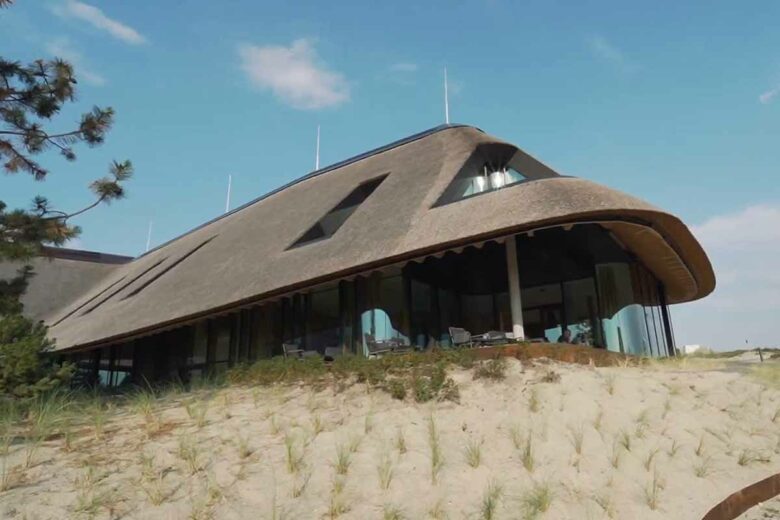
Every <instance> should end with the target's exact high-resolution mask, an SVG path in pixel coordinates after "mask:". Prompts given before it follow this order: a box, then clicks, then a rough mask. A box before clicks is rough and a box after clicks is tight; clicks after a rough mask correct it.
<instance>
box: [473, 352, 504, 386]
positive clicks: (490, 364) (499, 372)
mask: <svg viewBox="0 0 780 520" xmlns="http://www.w3.org/2000/svg"><path fill="white" fill-rule="evenodd" d="M474 379H492V380H494V381H501V380H502V379H506V358H503V357H497V358H494V359H491V360H489V361H484V362H482V363H480V364H479V365H478V366H477V368H476V369H475V370H474Z"/></svg>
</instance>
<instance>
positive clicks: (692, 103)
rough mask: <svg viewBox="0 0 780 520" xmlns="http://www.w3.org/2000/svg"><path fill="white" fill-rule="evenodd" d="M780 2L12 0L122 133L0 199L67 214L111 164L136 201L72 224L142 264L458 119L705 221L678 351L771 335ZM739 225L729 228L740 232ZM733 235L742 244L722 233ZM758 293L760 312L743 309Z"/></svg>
mask: <svg viewBox="0 0 780 520" xmlns="http://www.w3.org/2000/svg"><path fill="white" fill-rule="evenodd" d="M778 19H780V3H778V2H774V1H766V2H753V3H751V4H750V6H749V7H747V6H745V5H742V4H738V3H734V2H725V1H723V2H706V3H702V2H663V3H658V2H655V3H647V4H645V5H637V4H636V3H629V2H588V3H585V2H549V1H544V2H541V1H540V2H523V3H519V2H507V1H501V0H492V1H487V0H483V1H460V2H451V1H446V2H445V1H431V2H414V3H407V4H402V3H399V2H377V3H374V2H358V1H350V2H321V1H320V2H284V1H263V2H254V1H249V0H245V1H239V0H236V1H229V2H228V1H224V2H206V1H200V0H199V1H194V0H189V1H188V0H181V1H177V2H151V1H146V2H144V1H136V2H126V1H119V0H109V1H100V2H98V1H97V0H91V1H90V2H78V1H75V0H51V1H48V0H44V1H40V2H24V1H18V2H17V5H15V6H13V7H12V8H10V9H7V10H4V11H0V49H2V53H3V55H4V56H5V57H13V58H15V59H20V60H29V59H33V58H37V57H49V56H54V55H58V56H61V57H63V58H66V59H68V60H70V61H71V62H73V63H74V64H75V65H76V67H77V72H78V73H79V78H80V83H79V87H80V91H79V100H78V103H77V104H76V106H74V107H72V108H70V109H68V110H67V111H65V112H64V113H63V115H62V117H61V118H59V119H58V120H57V121H56V123H55V125H54V126H55V127H57V128H63V127H65V126H66V125H67V122H69V121H75V120H76V119H77V116H78V114H79V113H80V112H82V111H83V110H85V109H87V108H89V107H90V106H92V105H94V104H97V105H102V106H106V105H108V106H112V107H114V109H115V110H116V112H117V117H116V125H115V128H114V130H113V131H112V132H111V134H110V135H109V137H108V140H107V142H106V144H105V145H103V146H102V147H100V148H96V149H86V148H82V149H80V150H77V151H80V154H79V160H78V161H77V162H76V163H72V164H69V163H66V162H64V160H62V159H61V158H59V157H57V156H51V157H45V158H43V159H42V160H43V162H44V163H45V165H46V166H48V167H49V168H50V169H51V171H52V174H51V176H50V178H49V179H48V180H47V181H46V182H45V183H43V184H41V183H37V184H36V183H35V182H33V181H32V180H31V179H29V178H26V177H24V176H21V175H20V176H16V177H10V176H5V177H3V178H2V183H3V184H2V198H3V200H5V201H6V202H8V203H10V205H11V206H14V205H16V206H19V205H26V204H27V203H28V201H29V200H30V199H31V198H32V196H33V195H34V194H37V193H41V194H45V195H47V196H49V197H50V198H51V199H53V201H54V202H55V203H56V204H57V205H59V206H60V207H62V208H64V209H72V208H76V207H80V206H82V205H84V204H86V203H87V202H88V201H89V194H88V192H87V191H86V189H82V187H85V186H86V185H87V184H88V183H89V181H90V180H91V179H93V178H95V177H97V176H100V175H102V174H103V173H104V172H105V169H106V166H107V164H108V162H109V161H110V160H111V159H114V158H116V159H124V158H129V159H131V160H132V161H133V163H134V165H135V168H136V176H135V178H134V179H133V180H132V182H131V183H130V184H129V185H128V192H129V198H128V199H127V200H124V201H121V202H118V203H116V204H114V205H113V206H111V207H103V208H100V209H98V210H95V211H93V212H90V213H89V214H86V215H84V216H83V217H82V218H80V219H79V221H78V224H79V225H81V226H82V227H83V228H84V232H83V234H82V236H81V238H80V239H79V240H78V242H77V244H75V245H76V246H78V247H82V248H85V249H92V250H100V251H108V252H115V253H124V254H133V255H134V254H138V253H140V252H142V251H143V249H144V247H145V243H146V233H147V227H148V224H149V221H150V220H153V221H154V229H153V236H152V243H153V244H157V243H161V242H163V241H165V240H167V239H169V238H172V237H174V236H176V235H178V234H180V233H182V232H184V231H186V230H188V229H190V228H191V227H194V226H195V225H197V224H199V223H201V222H203V221H204V220H206V219H209V218H212V217H214V216H217V215H219V214H220V213H221V212H222V210H223V209H224V205H225V192H226V185H227V176H228V174H231V175H232V176H233V206H235V205H238V204H240V203H242V202H245V201H248V200H250V199H252V198H254V197H256V196H258V195H260V194H262V193H264V192H266V191H269V190H271V189H273V188H275V187H277V186H279V185H281V184H283V183H284V182H286V181H289V180H291V179H293V178H296V177H299V176H301V175H303V174H305V173H307V172H308V171H310V170H311V169H312V168H313V164H314V141H315V134H316V127H317V125H321V127H322V152H321V158H322V159H321V160H322V164H328V163H332V162H336V161H338V160H341V159H344V158H346V157H349V156H351V155H354V154H356V153H359V152H362V151H365V150H367V149H369V148H373V147H376V146H379V145H382V144H385V143H387V142H389V141H392V140H395V139H397V138H400V137H403V136H405V135H409V134H411V133H414V132H417V131H420V130H423V129H426V128H429V127H432V126H435V125H437V124H439V123H441V122H443V118H444V114H443V107H442V88H441V84H442V70H443V68H444V67H445V66H446V67H447V68H448V71H449V77H450V87H451V88H450V94H451V95H450V101H451V119H452V121H453V122H461V123H469V124H473V125H476V126H479V127H481V128H483V129H484V130H486V131H487V132H489V133H491V134H493V135H496V136H499V137H501V138H504V139H506V140H508V141H510V142H513V143H516V144H518V145H519V146H521V147H522V148H523V149H525V150H526V151H528V152H529V153H531V154H533V155H535V156H536V157H538V158H539V159H541V160H543V161H544V162H546V163H548V164H550V165H551V166H553V167H554V168H555V169H556V170H558V171H559V172H561V173H565V174H569V175H575V176H580V177H585V178H589V179H592V180H595V181H597V182H600V183H603V184H606V185H608V186H611V187H614V188H618V189H622V190H625V191H627V192H629V193H632V194H634V195H638V196H640V197H642V198H644V199H646V200H648V201H650V202H652V203H654V204H656V205H658V206H660V207H662V208H664V209H666V210H669V211H671V212H673V213H675V214H677V215H678V216H680V217H681V218H683V220H684V221H685V222H686V223H688V224H689V225H690V226H692V228H693V230H694V233H696V234H697V236H699V238H700V239H701V240H702V242H703V244H704V245H705V248H707V251H708V253H710V256H711V258H712V260H713V263H714V264H715V267H716V274H717V275H718V277H719V288H718V290H717V291H716V293H715V294H714V295H713V296H712V297H710V298H707V299H705V300H703V301H702V302H698V303H694V304H690V305H687V306H682V307H680V308H675V309H674V319H675V327H676V332H677V336H678V342H680V343H690V342H695V343H706V344H710V345H714V346H718V347H730V346H737V345H738V344H744V342H745V340H748V342H749V343H750V344H753V343H764V344H768V343H774V344H777V342H778V340H777V336H778V335H777V334H776V333H775V331H774V330H773V329H774V327H773V326H774V321H775V315H776V311H777V309H778V308H780V296H779V295H780V275H777V274H776V270H775V269H773V268H772V266H773V265H774V264H775V263H776V262H777V260H776V259H777V258H778V254H780V245H778V244H780V231H778V229H780V180H778V179H779V177H778V174H780V172H779V171H778V164H779V163H780V31H778V30H777V24H776V23H775V22H776V21H777V20H778ZM737 224H739V226H738V227H737V228H735V225H737ZM733 229H737V231H735V232H734V233H733V234H730V235H728V236H729V237H730V236H734V237H736V238H738V240H730V239H727V238H726V236H727V234H728V233H729V230H733ZM747 301H750V303H746V302H747Z"/></svg>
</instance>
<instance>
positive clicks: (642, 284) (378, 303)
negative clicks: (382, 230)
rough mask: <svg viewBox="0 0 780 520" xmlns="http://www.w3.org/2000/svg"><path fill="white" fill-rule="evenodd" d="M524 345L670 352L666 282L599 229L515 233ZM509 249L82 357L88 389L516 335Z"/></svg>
mask: <svg viewBox="0 0 780 520" xmlns="http://www.w3.org/2000/svg"><path fill="white" fill-rule="evenodd" d="M515 244H516V247H517V257H518V271H519V273H518V274H519V279H520V287H521V300H522V311H523V325H524V330H525V335H526V339H529V340H535V341H549V342H568V343H576V344H580V345H587V346H592V347H596V348H604V349H608V350H611V351H614V352H623V353H626V354H634V355H640V356H666V355H669V354H670V353H673V351H674V350H673V349H674V346H673V344H672V340H671V338H672V334H671V326H670V324H669V320H668V313H667V312H666V310H665V306H664V305H665V304H664V301H665V300H664V292H663V286H662V284H660V283H659V282H658V280H657V279H656V278H655V277H654V276H653V275H652V273H650V272H649V271H648V270H647V269H646V268H645V267H644V266H643V265H642V264H641V263H639V262H638V261H637V260H636V259H635V258H634V257H633V256H632V255H631V254H630V253H628V252H626V251H624V250H623V249H622V247H621V246H620V244H619V242H618V241H616V240H615V239H614V238H613V237H612V236H611V235H610V233H609V232H608V231H606V230H605V229H603V228H601V227H600V226H598V225H576V226H573V227H572V228H570V229H569V230H565V229H563V228H554V229H549V230H543V231H536V232H535V233H534V234H533V235H532V236H528V235H518V236H516V237H515ZM506 247H507V246H506V245H505V244H504V243H498V242H486V243H484V244H481V245H480V246H479V247H477V246H469V247H465V248H463V249H462V250H459V251H457V252H455V251H448V252H446V253H443V254H441V255H439V256H438V257H432V256H431V257H428V258H426V259H425V260H424V261H416V262H408V263H407V264H405V265H404V266H403V267H400V266H396V267H388V268H385V269H383V270H380V271H373V272H370V273H365V274H361V275H357V276H354V277H353V278H350V279H344V280H339V281H334V282H332V283H329V284H326V285H322V286H318V287H315V288H312V289H310V290H305V291H301V292H298V293H295V294H291V295H287V296H284V297H280V298H278V299H276V300H273V301H268V302H265V303H262V304H259V305H256V306H254V307H251V308H246V309H242V310H238V311H235V312H232V313H230V314H226V315H222V316H219V317H213V318H204V319H202V320H200V321H198V322H196V323H194V324H191V325H188V326H183V327H179V328H177V329H174V330H170V331H167V332H163V333H160V334H156V335H151V336H147V337H144V338H140V339H137V340H134V341H132V342H129V343H125V344H122V345H116V346H112V347H108V348H104V349H100V350H98V351H94V352H88V353H84V354H79V355H78V356H77V357H74V360H75V361H76V362H77V364H78V365H79V367H80V371H79V372H80V374H81V377H82V380H83V381H84V382H92V383H93V384H94V383H95V382H99V383H101V384H103V385H105V386H121V385H123V384H127V383H128V382H130V381H133V382H143V381H144V380H149V381H151V380H154V379H165V378H180V379H182V380H184V381H187V380H194V379H197V378H199V377H203V376H204V375H206V374H209V373H219V372H221V371H224V370H225V369H227V368H228V367H229V366H230V365H232V364H234V363H238V362H251V361H254V360H257V359H262V358H268V357H272V356H277V355H281V354H282V348H281V346H282V343H294V344H296V345H298V346H299V347H300V348H302V349H304V350H310V351H316V352H318V353H319V354H321V355H324V354H325V353H326V352H330V353H332V352H333V351H334V349H335V350H338V351H341V352H348V353H353V354H367V353H368V346H369V343H370V342H372V341H377V342H381V341H392V342H393V343H395V344H396V345H406V346H409V347H411V348H416V349H425V348H429V347H432V346H441V347H445V348H446V347H448V346H449V345H450V338H449V333H448V329H449V327H460V328H464V329H466V330H468V331H470V332H471V333H472V334H480V333H484V332H488V331H501V332H509V331H511V330H512V321H511V312H510V302H509V295H508V275H507V264H506Z"/></svg>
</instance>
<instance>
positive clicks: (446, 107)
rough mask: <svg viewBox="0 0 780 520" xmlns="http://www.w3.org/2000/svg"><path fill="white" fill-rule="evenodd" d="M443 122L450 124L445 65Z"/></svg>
mask: <svg viewBox="0 0 780 520" xmlns="http://www.w3.org/2000/svg"><path fill="white" fill-rule="evenodd" d="M444 122H445V123H447V124H450V100H449V97H448V96H447V67H444Z"/></svg>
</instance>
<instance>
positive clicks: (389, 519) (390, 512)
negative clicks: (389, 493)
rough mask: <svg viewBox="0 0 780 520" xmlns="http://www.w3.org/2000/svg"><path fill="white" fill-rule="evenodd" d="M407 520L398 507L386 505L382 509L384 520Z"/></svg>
mask: <svg viewBox="0 0 780 520" xmlns="http://www.w3.org/2000/svg"><path fill="white" fill-rule="evenodd" d="M405 518H406V517H405V516H404V512H403V510H402V509H401V508H400V507H398V506H394V505H392V504H385V506H384V507H383V508H382V520H404V519H405Z"/></svg>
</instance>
